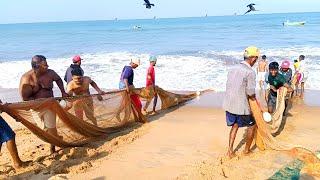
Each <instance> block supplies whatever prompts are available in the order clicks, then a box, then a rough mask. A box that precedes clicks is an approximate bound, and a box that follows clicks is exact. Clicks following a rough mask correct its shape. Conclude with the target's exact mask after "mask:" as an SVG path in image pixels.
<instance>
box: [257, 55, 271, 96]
mask: <svg viewBox="0 0 320 180" xmlns="http://www.w3.org/2000/svg"><path fill="white" fill-rule="evenodd" d="M267 64H268V62H267V56H266V55H263V56H262V59H261V61H259V63H258V67H257V75H258V81H259V86H260V89H261V90H262V89H264V83H265V81H266V74H267V72H268V67H267Z"/></svg>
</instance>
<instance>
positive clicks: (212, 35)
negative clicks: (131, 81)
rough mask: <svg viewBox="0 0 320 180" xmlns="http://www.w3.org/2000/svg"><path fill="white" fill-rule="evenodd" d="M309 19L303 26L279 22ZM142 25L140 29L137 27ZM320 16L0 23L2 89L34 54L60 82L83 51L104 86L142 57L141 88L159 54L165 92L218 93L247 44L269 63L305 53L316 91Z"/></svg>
mask: <svg viewBox="0 0 320 180" xmlns="http://www.w3.org/2000/svg"><path fill="white" fill-rule="evenodd" d="M286 20H291V21H306V22H307V23H306V25H305V26H302V27H283V26H282V22H284V21H286ZM134 26H141V29H134V28H133V27H134ZM319 32H320V13H296V14H294V13H293V14H269V15H249V16H224V17H198V18H177V19H149V20H118V21H84V22H56V23H31V24H4V25H0V87H1V88H2V89H8V88H18V84H19V80H20V77H21V75H22V74H23V73H24V72H26V71H27V70H29V69H30V60H31V57H32V56H33V55H35V54H43V55H45V56H46V57H47V59H48V63H49V66H50V68H51V69H53V70H55V71H56V72H57V73H58V74H59V75H61V76H62V77H63V75H64V72H65V70H66V69H67V67H68V66H69V65H70V64H71V58H72V56H73V55H75V54H80V55H81V56H82V57H83V58H84V61H83V69H84V70H85V75H87V76H90V77H91V78H92V79H93V80H95V81H96V82H97V83H98V85H100V86H101V87H102V88H106V89H114V88H117V87H118V81H119V77H120V73H121V70H122V67H123V66H124V65H126V64H128V63H129V60H130V58H132V57H140V58H141V60H142V65H141V66H140V67H139V68H138V69H136V76H135V84H136V86H144V84H145V74H146V68H147V66H148V56H149V55H151V54H152V55H157V56H158V59H159V60H158V65H157V69H156V71H157V72H156V73H157V74H156V81H157V84H158V85H159V86H161V87H163V88H165V89H169V90H201V89H208V88H211V89H215V90H218V91H223V90H224V89H225V81H226V75H227V70H228V68H229V67H231V66H232V65H234V64H236V63H238V62H240V61H241V60H242V52H243V49H244V48H245V47H247V46H249V45H255V46H257V47H259V48H261V52H262V53H263V54H266V55H267V56H268V59H269V61H279V62H281V61H282V60H283V59H290V60H292V61H293V59H294V58H297V57H298V56H299V55H300V54H304V55H306V59H307V62H308V63H307V64H308V69H309V80H308V82H307V85H306V86H307V88H308V89H312V90H320V77H319V75H320V34H319Z"/></svg>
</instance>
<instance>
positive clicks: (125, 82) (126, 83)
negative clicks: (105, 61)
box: [123, 79, 130, 93]
mask: <svg viewBox="0 0 320 180" xmlns="http://www.w3.org/2000/svg"><path fill="white" fill-rule="evenodd" d="M123 82H124V84H125V85H126V90H127V92H128V93H129V92H130V89H129V82H128V79H123Z"/></svg>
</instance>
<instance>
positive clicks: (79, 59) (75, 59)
mask: <svg viewBox="0 0 320 180" xmlns="http://www.w3.org/2000/svg"><path fill="white" fill-rule="evenodd" d="M81 60H82V59H81V57H80V56H79V55H76V56H74V57H73V59H72V61H73V63H77V62H79V61H81Z"/></svg>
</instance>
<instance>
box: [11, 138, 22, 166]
mask: <svg viewBox="0 0 320 180" xmlns="http://www.w3.org/2000/svg"><path fill="white" fill-rule="evenodd" d="M7 148H8V151H9V153H10V155H11V158H12V162H13V167H14V168H20V167H22V165H23V162H22V161H21V159H20V157H19V154H18V149H17V145H16V142H15V138H12V139H10V140H9V141H7Z"/></svg>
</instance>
